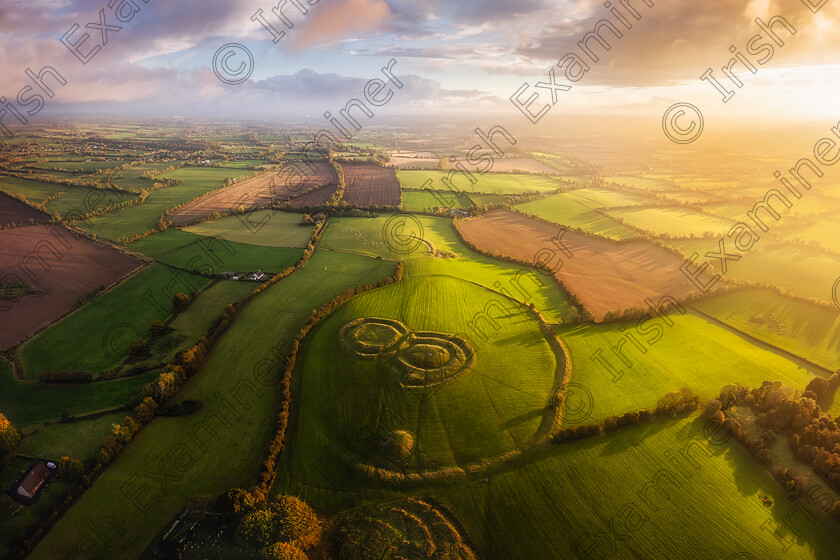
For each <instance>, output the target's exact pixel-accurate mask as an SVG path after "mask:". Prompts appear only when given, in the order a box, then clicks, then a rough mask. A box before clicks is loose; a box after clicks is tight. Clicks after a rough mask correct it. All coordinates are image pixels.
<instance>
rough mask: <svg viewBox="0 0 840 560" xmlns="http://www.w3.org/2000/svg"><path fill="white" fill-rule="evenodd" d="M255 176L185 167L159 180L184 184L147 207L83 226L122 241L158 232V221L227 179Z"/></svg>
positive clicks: (159, 193) (155, 194)
mask: <svg viewBox="0 0 840 560" xmlns="http://www.w3.org/2000/svg"><path fill="white" fill-rule="evenodd" d="M252 173H253V172H252V171H249V170H246V169H224V168H221V169H217V168H212V167H182V168H180V169H176V170H175V171H170V172H169V173H165V174H162V175H160V176H159V177H163V178H169V179H182V180H183V181H184V183H183V184H181V185H176V186H173V187H165V188H162V189H158V190H154V191H151V192H149V197H148V198H147V199H146V201H145V202H144V203H143V204H139V205H135V206H129V207H128V208H123V209H120V210H117V211H115V212H109V213H108V214H106V215H104V216H97V217H96V218H93V219H91V220H89V221H86V222H84V223H82V224H79V227H81V228H82V229H85V230H87V231H89V232H90V233H93V234H95V235H97V236H99V237H104V238H106V239H110V240H112V241H121V240H123V239H125V238H128V237H131V236H133V235H139V234H142V233H145V232H147V231H151V230H153V229H155V228H156V227H157V222H158V220H159V219H160V218H161V216H163V215H164V214H165V213H166V212H167V211H169V210H170V209H172V208H174V207H175V206H178V205H180V204H185V203H187V202H189V201H191V200H192V199H194V198H196V197H198V196H201V195H203V194H205V193H208V192H210V191H213V190H216V189H218V188H220V187H222V186H223V185H224V180H225V178H226V177H230V178H234V179H239V178H241V177H245V176H248V175H250V174H252ZM138 180H140V181H142V180H143V179H138ZM149 186H151V185H149Z"/></svg>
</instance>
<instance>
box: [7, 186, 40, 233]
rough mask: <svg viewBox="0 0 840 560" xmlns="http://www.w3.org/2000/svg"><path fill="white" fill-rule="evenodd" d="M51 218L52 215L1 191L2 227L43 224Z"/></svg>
mask: <svg viewBox="0 0 840 560" xmlns="http://www.w3.org/2000/svg"><path fill="white" fill-rule="evenodd" d="M49 220H50V217H49V216H48V215H47V214H44V213H43V212H39V211H38V210H35V209H34V208H32V207H31V206H29V205H28V204H24V203H23V202H21V201H19V200H18V199H16V198H14V197H11V196H9V195H7V194H6V193H2V192H0V228H4V227H6V226H9V225H12V224H16V225H18V226H22V225H32V224H43V223H46V222H48V221H49Z"/></svg>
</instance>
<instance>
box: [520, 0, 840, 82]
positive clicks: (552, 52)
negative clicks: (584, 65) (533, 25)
mask: <svg viewBox="0 0 840 560" xmlns="http://www.w3.org/2000/svg"><path fill="white" fill-rule="evenodd" d="M614 4H615V5H617V3H614ZM630 5H632V6H634V8H635V9H636V11H637V13H638V14H639V15H640V17H641V19H640V20H638V21H636V20H635V19H633V18H632V16H630V14H629V13H628V12H627V10H626V9H624V8H621V9H620V12H621V13H622V14H623V15H624V17H625V19H627V21H629V22H630V24H631V25H632V28H631V29H626V28H625V27H623V26H622V25H621V24H620V23H619V21H618V19H617V18H616V17H615V16H613V15H612V14H611V13H610V12H609V10H607V9H606V8H604V7H602V6H600V5H599V4H596V3H594V2H592V3H589V2H588V1H587V2H581V3H580V11H579V13H578V14H577V16H576V17H571V18H568V19H567V20H565V21H559V22H555V23H552V24H550V25H548V26H546V28H545V29H544V30H543V32H541V33H540V34H538V35H536V36H534V37H524V38H522V39H521V40H520V43H519V45H518V47H517V48H516V49H515V50H514V52H515V54H517V55H519V56H520V57H522V58H523V59H524V60H526V61H528V62H530V63H532V64H533V63H537V62H544V63H547V64H546V69H547V68H548V67H549V66H551V64H553V63H556V62H557V61H558V60H559V59H560V58H561V57H562V56H564V55H565V54H566V53H570V52H574V53H581V50H580V48H579V47H578V44H577V43H578V42H579V41H580V40H581V39H582V38H583V36H584V35H585V34H586V33H588V32H591V31H593V29H594V28H595V25H596V24H597V22H598V21H600V20H602V19H606V20H607V21H609V22H611V23H612V24H613V25H614V26H615V27H616V29H618V30H619V32H621V34H622V35H623V37H622V38H620V39H618V38H616V37H614V36H613V35H612V34H611V32H610V31H608V30H604V31H603V32H602V33H601V35H602V36H604V37H605V39H606V40H607V42H608V43H610V45H611V47H612V48H611V49H610V50H609V51H605V50H603V49H602V48H601V47H600V46H598V45H597V44H596V43H595V42H594V41H590V46H591V47H592V48H593V50H594V51H595V52H596V54H597V55H598V57H599V58H600V60H599V61H598V62H597V63H594V64H592V65H591V67H592V72H591V73H588V74H586V77H585V79H584V80H585V82H586V83H587V84H589V85H593V84H601V85H618V86H647V85H668V84H674V83H679V82H682V81H686V80H697V79H699V76H700V75H701V74H702V73H703V72H704V71H705V70H706V69H707V68H709V67H711V68H714V69H717V70H718V73H720V71H719V69H720V67H721V66H723V65H725V64H727V62H728V61H729V59H730V57H731V56H732V55H731V54H730V52H729V48H730V46H732V45H734V46H735V47H736V48H737V49H739V50H740V51H741V52H745V46H746V43H747V42H748V40H749V39H750V38H751V37H753V36H755V35H757V34H759V33H761V29H760V28H759V26H758V25H757V24H756V23H755V21H754V20H755V19H756V18H762V19H763V20H764V21H770V19H771V18H773V17H774V16H777V15H782V16H783V17H784V18H785V19H786V20H787V21H788V22H790V24H791V25H793V26H794V27H795V29H796V30H797V34H796V35H795V36H792V35H790V34H788V32H787V31H785V30H784V28H783V27H782V25H781V23H779V24H777V25H776V26H775V27H774V30H776V32H777V33H778V34H779V35H780V36H781V37H782V38H783V39H784V41H785V46H784V47H779V46H776V45H774V47H775V53H774V56H773V59H772V62H771V63H769V64H770V65H771V66H776V67H778V66H781V65H783V64H797V63H798V64H802V63H812V62H813V61H814V59H815V58H817V59H820V60H822V61H826V60H828V59H829V56H830V52H831V51H833V49H824V48H822V49H821V48H820V46H819V45H820V44H822V45H825V44H831V42H833V44H836V41H837V40H838V39H840V31H838V29H837V26H836V25H828V23H829V22H832V21H833V20H834V18H836V10H834V13H833V14H829V13H828V12H829V10H828V9H826V8H824V11H825V12H826V13H819V14H817V15H814V14H812V13H811V11H810V10H808V9H807V8H806V7H805V5H804V4H803V2H802V1H800V0H760V1H759V0H757V1H754V2H750V3H744V2H743V0H716V1H715V2H709V3H700V2H691V3H667V2H661V1H656V2H655V4H654V6H653V7H647V6H646V4H645V3H644V2H643V1H642V0H632V1H631V2H630ZM614 7H615V6H614ZM616 9H618V8H616ZM764 35H765V37H766V33H765V34H764ZM834 52H836V51H834ZM752 58H753V59H754V58H755V57H752ZM586 60H587V62H589V60H588V59H586ZM736 71H742V72H745V71H746V70H744V69H743V66H742V65H738V66H737V67H736Z"/></svg>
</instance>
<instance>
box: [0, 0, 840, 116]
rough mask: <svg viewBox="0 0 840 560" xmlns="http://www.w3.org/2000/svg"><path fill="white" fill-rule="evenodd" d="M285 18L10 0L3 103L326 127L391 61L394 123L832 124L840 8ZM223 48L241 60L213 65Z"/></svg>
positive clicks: (205, 6)
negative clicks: (584, 118) (687, 109)
mask: <svg viewBox="0 0 840 560" xmlns="http://www.w3.org/2000/svg"><path fill="white" fill-rule="evenodd" d="M295 2H296V3H294V2H292V1H291V0H283V2H280V3H279V4H278V3H277V2H274V3H272V2H268V1H231V0H200V1H199V0H178V1H177V2H175V1H170V2H164V1H163V0H148V1H144V0H111V4H112V5H110V6H109V0H3V2H2V4H0V76H2V80H0V96H4V97H5V98H6V99H8V100H11V103H17V104H16V107H17V109H18V111H19V112H20V113H21V114H23V113H24V111H30V113H29V115H26V116H24V118H26V119H27V120H32V121H36V120H37V119H39V118H44V117H45V116H49V115H57V114H58V115H60V114H66V115H75V114H79V115H81V114H88V115H151V116H156V117H162V118H168V117H171V116H174V115H181V116H186V117H209V118H291V117H313V118H314V117H319V118H320V117H321V115H322V114H323V113H324V112H326V111H331V112H332V113H336V112H337V111H338V110H339V109H341V108H342V107H344V106H345V104H346V103H347V102H348V101H349V100H351V99H354V98H361V97H362V96H363V92H364V87H365V84H367V83H368V81H369V80H371V79H374V78H381V79H383V80H384V79H385V78H384V76H383V73H382V70H381V69H382V68H383V67H384V66H385V65H387V64H389V61H391V60H393V61H395V62H394V63H393V66H392V71H393V74H394V75H396V76H397V77H398V79H399V81H400V83H401V84H402V85H403V87H401V88H399V89H397V88H394V95H393V98H392V99H391V100H390V101H389V102H388V103H387V104H386V105H385V106H383V107H381V108H377V112H381V113H382V114H386V115H388V114H402V115H409V116H415V117H421V118H422V117H424V116H425V115H470V114H473V113H476V114H478V113H482V114H483V113H494V114H500V115H505V116H509V117H510V118H518V119H522V120H523V122H528V121H527V120H526V119H532V118H533V115H535V114H539V112H540V109H541V108H543V107H548V110H547V111H545V112H544V114H543V115H542V117H541V119H540V120H542V121H543V124H544V125H545V124H546V123H548V126H557V125H559V124H561V123H562V122H563V119H564V118H565V117H570V116H578V117H579V116H580V115H586V114H593V115H596V114H597V115H604V114H619V115H620V114H622V113H626V114H630V113H632V114H634V115H642V114H645V115H646V114H650V115H662V114H663V112H664V111H666V110H667V109H668V107H669V106H671V105H672V104H674V103H677V102H687V103H691V104H693V105H695V106H697V107H699V108H701V109H702V111H703V114H704V115H707V116H708V117H710V118H714V119H718V121H720V120H726V119H732V120H734V119H739V118H744V117H752V118H757V119H761V118H764V117H766V116H768V115H772V116H774V117H778V116H782V117H788V118H819V117H821V116H823V115H825V116H826V119H828V120H830V119H831V118H835V117H837V116H838V115H837V109H836V99H837V95H836V92H837V91H840V56H838V55H840V41H838V39H840V25H837V23H838V17H840V7H838V2H840V0H751V1H747V2H745V1H743V0H711V1H709V0H706V1H703V2H688V1H685V0H683V1H678V0H621V1H619V0H611V1H607V2H600V1H599V2H596V1H591V0H558V1H549V0H514V1H512V0H480V1H479V0H459V1H456V2H443V1H442V0H411V1H407V0H295ZM278 5H279V6H280V8H279V10H278ZM272 9H274V11H272ZM275 11H277V12H279V13H280V14H282V15H283V16H284V17H286V18H287V23H284V22H283V20H282V19H281V18H280V17H278V15H276V14H275V13H274V12H275ZM304 11H305V13H304ZM775 16H781V17H783V18H784V22H781V21H779V20H778V19H777V20H776V23H775V24H774V25H773V27H771V28H770V30H769V31H767V30H762V28H761V24H760V23H757V22H756V19H757V18H758V19H759V20H760V21H761V22H764V23H769V22H771V20H772V18H773V17H775ZM260 18H262V19H263V21H264V24H265V25H263V24H261V23H260V21H259V20H260ZM604 21H606V22H608V23H607V24H604V23H603V22H604ZM103 22H104V24H103ZM599 22H601V26H600V27H598V25H599ZM785 25H787V26H789V27H790V28H792V29H793V30H794V31H795V34H793V33H791V32H790V31H789V30H788V29H787V28H786V27H785ZM266 26H270V27H271V28H272V30H273V31H270V30H269V29H267V27H266ZM610 27H611V28H610ZM103 28H104V29H103ZM596 29H599V30H600V32H599V35H600V36H601V37H603V40H604V41H605V42H606V46H608V47H609V50H607V49H606V48H605V47H604V46H602V45H600V44H598V42H597V39H594V38H591V39H590V40H588V42H586V43H585V45H586V48H587V49H588V52H589V55H588V54H587V53H585V52H584V50H583V49H582V48H581V47H580V46H579V44H578V43H579V42H581V41H582V40H583V39H584V38H585V36H586V35H587V33H590V32H594V31H595V30H596ZM611 29H614V30H617V31H618V33H620V34H621V37H620V38H619V37H616V36H615V35H614V33H613V31H612V30H611ZM281 33H282V34H281ZM85 34H88V37H87V38H86V39H84V35H85ZM770 35H773V37H771V36H770ZM756 36H758V38H756ZM275 39H277V40H275ZM753 39H755V40H753ZM230 44H235V45H241V47H244V49H246V50H247V53H248V54H244V53H245V50H243V49H242V48H240V47H238V46H237V47H234V49H233V50H232V51H230V52H228V51H225V50H222V51H220V48H222V47H223V46H224V45H230ZM763 45H769V47H763ZM750 46H751V48H748V47H750ZM74 49H75V50H76V53H75V54H74V53H73V52H72V51H73V50H74ZM731 50H734V53H731V52H730V51H731ZM750 51H752V52H750ZM217 52H219V53H220V54H219V55H217ZM225 54H227V55H228V57H227V58H225V56H224V55H225ZM590 55H591V56H590ZM736 55H740V56H741V57H743V58H744V59H745V60H746V61H747V63H749V64H750V65H751V66H752V70H754V72H753V71H751V70H749V69H748V68H747V66H745V65H744V63H742V62H738V63H736V65H735V66H734V67H733V72H734V75H735V79H737V80H739V81H740V82H741V86H740V87H737V86H736V85H735V84H734V81H733V79H730V78H727V77H726V76H725V75H724V73H723V72H722V70H721V67H722V66H725V65H727V63H728V62H729V60H730V59H731V58H732V57H734V56H736ZM214 56H216V63H215V64H214ZM575 57H577V59H575ZM564 59H565V60H566V63H565V64H563V65H561V66H557V64H558V63H560V62H561V61H562V60H564ZM596 59H597V60H596ZM220 60H224V62H223V63H220V62H219V61H220ZM581 62H582V63H583V64H584V65H585V66H586V68H587V70H586V71H581V68H582V65H581V64H580V63H581ZM220 64H221V65H220ZM225 65H226V66H225ZM243 65H244V66H243ZM45 67H50V68H53V69H55V70H56V71H57V72H58V73H59V74H60V76H61V78H62V79H64V80H66V82H67V83H66V85H59V84H58V83H57V82H56V81H51V80H54V78H51V77H47V78H45V83H46V84H47V85H48V87H49V84H52V87H51V88H50V89H51V90H52V93H53V94H54V96H53V97H52V98H49V97H47V96H44V99H43V102H44V106H43V107H42V108H40V109H41V111H43V112H42V114H35V115H32V114H31V111H33V110H34V109H35V107H36V105H37V104H36V103H35V102H34V101H32V100H31V95H32V94H34V93H38V90H37V89H34V88H33V89H31V90H28V92H29V97H24V101H26V102H28V103H29V104H28V105H26V107H24V108H22V107H21V106H22V105H23V102H22V101H21V100H20V97H19V94H20V92H21V90H22V89H25V88H26V87H27V86H30V87H32V84H33V81H32V79H30V78H28V77H27V74H26V70H27V69H29V70H31V71H32V72H34V73H35V74H37V73H39V72H40V70H41V69H43V68H45ZM243 68H244V69H245V70H242V71H241V72H240V73H239V74H235V72H231V70H239V69H243ZM710 68H711V69H712V70H713V74H712V76H713V77H714V78H715V79H716V80H718V83H719V85H720V87H721V88H723V91H727V90H728V91H730V92H731V95H729V97H730V98H729V99H728V100H727V101H726V102H725V103H724V102H723V100H722V99H723V94H722V93H721V92H720V91H718V89H716V88H715V86H714V85H713V84H712V83H711V81H710V80H705V81H704V80H702V79H701V75H703V73H704V72H706V71H707V69H710ZM552 69H553V72H554V78H553V79H552V78H551V77H550V76H549V71H551V70H552ZM219 73H221V74H222V75H223V77H225V78H226V79H227V80H228V81H239V80H240V79H243V78H245V77H246V74H249V75H247V79H245V80H244V81H242V83H235V84H234V83H225V82H224V81H222V79H220V78H219V76H218V75H217V74H219ZM570 73H571V74H570ZM569 75H570V76H571V78H570V77H569ZM570 80H576V81H570ZM551 81H554V83H555V84H557V85H556V87H555V88H552V87H550V86H549V85H548V84H549V82H551ZM539 83H543V87H538V86H537V84H539ZM518 91H519V92H520V95H519V97H518V100H519V102H518V104H517V103H514V102H513V101H511V96H514V95H515V94H516V93H517V92H518ZM24 96H26V93H24ZM531 96H536V97H535V98H534V101H533V102H532V103H531V104H530V105H527V101H528V99H529V98H530V97H531ZM525 105H527V107H525ZM39 112H40V111H39ZM526 112H530V114H531V116H530V117H529V116H528V115H526ZM9 118H10V117H9V116H8V115H7V116H6V117H5V122H8V119H9ZM835 120H836V118H835Z"/></svg>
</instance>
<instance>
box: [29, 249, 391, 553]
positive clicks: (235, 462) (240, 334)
mask: <svg viewBox="0 0 840 560" xmlns="http://www.w3.org/2000/svg"><path fill="white" fill-rule="evenodd" d="M324 268H327V269H328V270H326V271H325V270H324ZM393 272H394V263H392V262H387V261H379V260H375V259H370V258H368V257H362V256H357V255H347V254H338V253H330V252H320V251H319V252H317V253H316V254H315V255H314V256H313V257H312V259H311V260H310V261H309V262H308V263H307V264H306V265H305V266H304V267H303V268H302V269H300V270H299V271H297V272H295V273H294V274H292V275H291V276H289V277H288V278H285V279H283V280H282V281H280V282H279V283H278V284H276V285H274V286H272V287H271V288H270V289H269V290H267V291H265V292H264V293H262V294H260V295H259V296H258V297H257V298H255V299H254V300H253V301H252V302H251V303H249V304H248V305H247V306H246V307H245V308H244V309H243V310H242V312H241V314H240V315H239V316H238V317H237V319H236V320H235V321H234V322H233V324H232V325H231V327H230V329H229V330H228V331H227V332H226V333H225V335H224V337H223V338H222V339H221V341H220V342H219V344H218V345H217V347H216V349H215V350H214V351H213V353H212V354H211V356H210V359H209V361H208V362H207V364H206V365H205V367H204V368H203V369H202V371H201V372H200V373H199V374H198V375H197V376H196V377H194V378H193V379H192V380H191V381H190V382H189V383H188V384H187V386H186V387H185V389H184V390H183V391H182V393H181V395H180V397H179V398H193V399H198V400H200V401H201V402H202V408H201V410H199V411H198V412H197V413H194V414H193V415H191V416H184V417H172V418H166V417H159V418H157V419H155V420H154V421H153V422H152V423H151V424H150V425H148V426H147V427H146V428H145V429H144V430H143V431H142V432H141V433H140V435H139V436H138V437H137V438H136V439H135V440H134V441H133V442H132V443H131V444H130V445H129V446H127V447H126V449H125V450H124V451H123V452H122V454H121V455H120V456H119V458H118V459H117V460H116V461H115V462H114V463H113V464H112V465H110V466H109V467H108V469H107V470H106V471H105V472H104V473H103V474H102V475H101V476H100V477H99V479H98V480H97V481H96V484H94V485H93V486H92V487H91V488H90V489H89V490H88V491H87V492H86V493H85V494H84V495H83V496H82V497H81V499H79V501H78V502H77V503H76V504H75V505H74V506H73V508H71V509H70V511H69V512H68V513H67V514H66V515H65V516H64V517H62V518H61V520H60V521H59V522H58V523H57V524H56V525H55V527H53V529H52V530H51V531H50V532H49V533H48V534H47V535H46V537H45V538H44V539H43V540H42V541H41V542H40V543H39V544H38V546H37V547H36V549H35V551H34V552H33V553H32V555H31V556H30V557H31V558H33V559H38V558H50V559H52V558H55V557H56V555H57V554H58V551H59V550H60V549H63V548H65V547H67V546H71V547H74V548H75V547H77V546H81V545H82V543H98V544H97V546H104V547H105V549H106V550H108V557H109V558H114V559H118V558H134V557H135V556H136V555H137V554H138V551H140V550H143V549H144V548H145V546H146V544H148V542H149V541H150V540H151V539H152V538H153V537H154V536H155V534H156V533H157V532H158V531H159V530H160V529H161V528H162V527H163V526H164V524H166V523H167V522H168V521H169V519H170V518H171V517H172V516H173V515H174V514H175V513H177V512H178V511H180V510H181V509H182V508H183V506H184V503H185V502H187V501H190V500H194V499H196V498H200V497H202V496H212V495H215V494H218V493H220V492H222V491H224V490H226V489H228V488H230V487H232V486H249V485H251V484H253V483H255V482H256V480H255V479H256V475H257V469H258V466H259V464H260V462H261V460H262V456H263V451H264V445H265V444H266V442H267V440H268V438H269V437H270V435H271V434H272V433H273V430H274V417H275V414H276V408H277V399H278V397H277V391H278V388H277V385H276V384H272V383H271V380H270V379H269V378H267V376H270V375H276V372H277V371H278V370H279V368H280V364H281V360H282V358H283V357H284V356H285V354H286V352H287V351H288V348H289V341H290V340H291V339H292V338H293V337H294V336H295V334H296V332H297V330H298V328H299V327H300V326H301V325H302V324H303V323H304V322H305V321H306V320H307V318H308V317H309V316H310V314H311V312H312V309H315V308H317V307H319V306H320V305H322V304H324V303H325V302H326V301H328V300H329V299H331V298H332V297H334V296H335V295H337V294H338V293H340V292H342V291H344V290H346V289H348V288H351V287H354V286H357V285H363V284H367V283H370V282H376V281H377V280H378V279H380V278H383V277H385V276H387V275H390V274H393ZM275 379H276V377H275ZM246 384H247V387H250V389H247V390H245V389H243V387H245V386H246ZM233 394H236V395H239V398H240V399H242V400H239V401H237V400H231V399H232V398H233V396H232V395H233ZM219 417H221V418H223V419H224V423H220V422H219V421H218V420H216V418H219ZM202 426H204V427H205V428H204V429H203V430H202ZM207 426H209V427H210V428H211V429H212V430H213V432H210V435H208V433H207V432H206V431H205V430H206V429H207ZM195 430H200V431H199V432H198V433H199V436H196V435H194V434H195V433H196V432H195ZM214 433H215V434H218V435H217V436H216V437H215V438H214V437H213V435H212V434H214ZM208 438H209V439H208ZM185 453H187V454H189V456H187V455H185ZM178 457H180V458H178ZM185 460H186V461H187V462H186V463H185V462H184V461H185ZM160 461H164V462H165V465H164V466H165V468H166V469H167V471H168V472H172V473H173V475H174V476H177V477H178V480H177V483H176V484H171V485H168V486H167V488H166V489H165V490H163V491H162V490H161V488H160V486H159V485H158V484H157V483H156V482H155V483H153V484H149V481H147V480H146V479H144V478H143V477H144V476H145V475H146V473H148V472H149V470H150V466H151V465H158V463H159V462H160ZM173 461H178V465H180V467H178V468H179V469H180V470H178V471H171V469H175V468H176V467H175V463H173ZM155 468H157V467H155ZM176 472H177V474H176ZM126 484H128V486H126ZM143 488H145V490H143ZM138 490H139V491H140V494H137V495H138V496H139V497H140V498H141V500H142V503H143V509H138V506H136V505H135V504H134V503H132V501H131V500H129V499H127V498H124V497H125V496H126V493H128V495H131V492H136V491H138ZM115 496H119V497H122V498H121V499H114V498H115ZM94 519H96V520H107V525H106V524H102V525H101V526H100V529H101V530H96V526H92V525H90V524H89V521H91V520H94ZM97 535H101V536H102V537H101V538H104V539H105V542H104V543H102V541H101V540H99V539H100V537H98V536H97ZM79 550H87V552H80V554H79V556H78V558H79V559H80V560H81V559H82V558H93V557H95V555H96V553H95V550H93V549H92V548H86V549H79Z"/></svg>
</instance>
